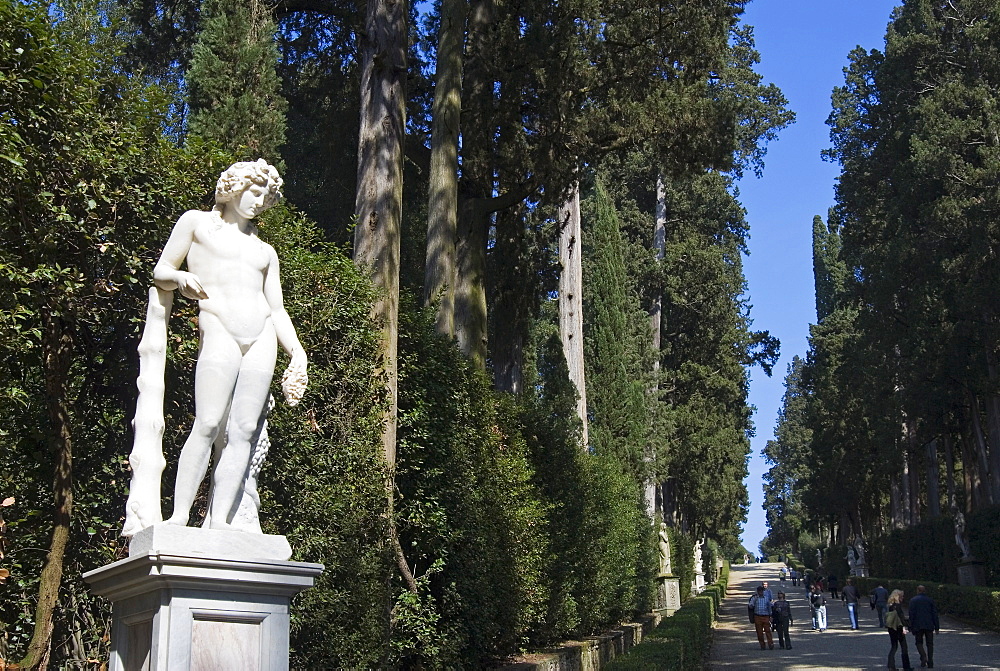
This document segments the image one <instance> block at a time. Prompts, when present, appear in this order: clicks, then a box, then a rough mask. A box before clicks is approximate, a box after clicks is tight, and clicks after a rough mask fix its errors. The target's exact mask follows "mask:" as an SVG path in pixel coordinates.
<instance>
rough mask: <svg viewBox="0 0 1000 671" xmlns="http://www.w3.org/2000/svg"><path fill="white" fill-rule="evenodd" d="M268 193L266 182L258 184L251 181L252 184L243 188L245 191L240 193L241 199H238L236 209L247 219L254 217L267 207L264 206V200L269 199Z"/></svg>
mask: <svg viewBox="0 0 1000 671" xmlns="http://www.w3.org/2000/svg"><path fill="white" fill-rule="evenodd" d="M268 193H269V191H268V188H267V185H266V184H256V183H253V182H251V183H250V185H249V186H248V187H247V188H245V189H244V190H243V193H241V194H240V196H239V199H238V200H237V201H236V205H235V209H236V211H237V212H239V213H240V215H242V216H244V217H246V218H247V219H253V218H254V217H256V216H257V215H258V214H260V213H261V212H263V211H264V210H265V209H267V208H266V207H265V206H264V202H265V200H266V199H267V196H268Z"/></svg>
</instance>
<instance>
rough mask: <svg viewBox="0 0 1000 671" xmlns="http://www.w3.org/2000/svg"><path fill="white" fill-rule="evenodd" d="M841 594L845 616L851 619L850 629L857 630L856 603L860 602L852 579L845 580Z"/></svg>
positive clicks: (859, 596)
mask: <svg viewBox="0 0 1000 671" xmlns="http://www.w3.org/2000/svg"><path fill="white" fill-rule="evenodd" d="M843 593H844V601H845V602H846V603H847V616H848V617H849V618H850V619H851V629H857V628H858V601H860V600H861V594H859V593H858V588H857V587H855V586H854V578H848V579H847V584H846V585H845V586H844V589H843Z"/></svg>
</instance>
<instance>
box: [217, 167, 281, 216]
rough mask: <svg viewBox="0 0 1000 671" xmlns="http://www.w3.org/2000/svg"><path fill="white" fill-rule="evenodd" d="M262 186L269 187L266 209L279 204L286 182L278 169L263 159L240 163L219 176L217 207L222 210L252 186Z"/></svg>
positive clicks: (265, 200)
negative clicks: (282, 188)
mask: <svg viewBox="0 0 1000 671" xmlns="http://www.w3.org/2000/svg"><path fill="white" fill-rule="evenodd" d="M250 184H262V185H266V186H267V190H268V194H267V198H265V199H264V208H265V209H266V208H269V207H271V206H272V205H274V204H275V203H277V202H278V201H279V200H280V199H281V197H282V193H281V187H282V186H284V184H285V181H284V180H283V179H281V175H279V174H278V169H277V168H275V167H274V166H273V165H271V164H270V163H268V162H267V161H265V160H264V159H262V158H259V159H257V160H256V161H239V162H237V163H233V164H232V165H231V166H229V167H228V168H226V170H225V171H224V172H223V173H222V174H221V175H219V181H218V182H217V183H216V185H215V205H216V208H221V207H222V206H223V205H225V204H226V203H228V202H229V201H230V200H232V199H233V198H235V197H237V196H238V195H239V194H241V193H243V191H244V190H245V189H246V188H247V187H248V186H250Z"/></svg>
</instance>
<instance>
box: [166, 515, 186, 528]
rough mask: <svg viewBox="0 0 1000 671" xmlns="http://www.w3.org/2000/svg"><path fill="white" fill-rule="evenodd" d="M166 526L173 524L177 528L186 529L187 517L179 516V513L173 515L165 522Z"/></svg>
mask: <svg viewBox="0 0 1000 671" xmlns="http://www.w3.org/2000/svg"><path fill="white" fill-rule="evenodd" d="M165 523H166V524H175V525H177V526H179V527H186V526H187V523H188V516H187V515H181V514H180V513H174V514H173V515H171V516H170V518H169V519H167V520H165Z"/></svg>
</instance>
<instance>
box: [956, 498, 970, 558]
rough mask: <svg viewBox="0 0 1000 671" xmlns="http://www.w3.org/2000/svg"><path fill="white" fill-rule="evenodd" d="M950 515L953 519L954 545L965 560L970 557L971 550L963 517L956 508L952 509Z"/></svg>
mask: <svg viewBox="0 0 1000 671" xmlns="http://www.w3.org/2000/svg"><path fill="white" fill-rule="evenodd" d="M952 514H953V516H954V517H955V545H957V546H958V549H959V550H961V551H962V559H966V558H967V557H970V556H971V555H972V550H971V548H969V539H968V537H967V536H966V533H965V515H963V514H962V511H961V510H959V509H958V506H955V507H954V508H953V509H952Z"/></svg>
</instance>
